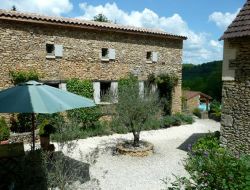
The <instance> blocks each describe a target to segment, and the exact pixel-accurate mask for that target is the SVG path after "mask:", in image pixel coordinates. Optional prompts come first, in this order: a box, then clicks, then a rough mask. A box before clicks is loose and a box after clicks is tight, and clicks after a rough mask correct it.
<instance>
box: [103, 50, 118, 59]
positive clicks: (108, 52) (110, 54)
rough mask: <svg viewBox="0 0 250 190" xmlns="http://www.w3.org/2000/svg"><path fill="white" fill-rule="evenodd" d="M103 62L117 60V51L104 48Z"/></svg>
mask: <svg viewBox="0 0 250 190" xmlns="http://www.w3.org/2000/svg"><path fill="white" fill-rule="evenodd" d="M101 60H102V61H110V60H115V49H108V48H102V53H101Z"/></svg>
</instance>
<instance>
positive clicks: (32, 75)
mask: <svg viewBox="0 0 250 190" xmlns="http://www.w3.org/2000/svg"><path fill="white" fill-rule="evenodd" d="M10 76H11V80H12V83H13V84H14V85H17V84H19V83H23V82H27V81H29V80H36V81H38V80H39V75H38V73H36V72H34V71H10Z"/></svg>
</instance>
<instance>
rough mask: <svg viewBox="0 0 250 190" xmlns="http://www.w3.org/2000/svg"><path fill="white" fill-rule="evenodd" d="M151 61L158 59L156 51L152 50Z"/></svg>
mask: <svg viewBox="0 0 250 190" xmlns="http://www.w3.org/2000/svg"><path fill="white" fill-rule="evenodd" d="M152 61H153V62H157V61H158V52H152Z"/></svg>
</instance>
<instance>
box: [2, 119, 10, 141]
mask: <svg viewBox="0 0 250 190" xmlns="http://www.w3.org/2000/svg"><path fill="white" fill-rule="evenodd" d="M9 137H10V129H9V127H8V125H7V123H6V121H5V119H4V117H1V118H0V141H4V140H8V138H9Z"/></svg>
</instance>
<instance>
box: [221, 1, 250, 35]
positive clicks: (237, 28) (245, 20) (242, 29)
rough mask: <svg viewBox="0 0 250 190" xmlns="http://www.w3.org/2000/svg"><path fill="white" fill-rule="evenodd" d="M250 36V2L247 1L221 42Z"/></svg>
mask: <svg viewBox="0 0 250 190" xmlns="http://www.w3.org/2000/svg"><path fill="white" fill-rule="evenodd" d="M246 36H250V0H247V2H246V3H245V5H244V6H243V8H242V9H241V10H240V12H239V14H238V15H237V17H236V18H235V19H234V21H233V22H232V23H231V24H230V25H229V26H228V28H227V30H226V31H225V32H224V35H223V36H222V37H221V38H220V40H224V39H227V38H237V37H246Z"/></svg>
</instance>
